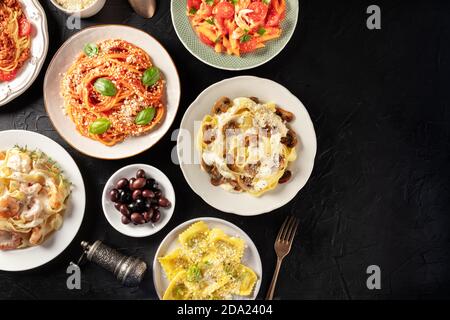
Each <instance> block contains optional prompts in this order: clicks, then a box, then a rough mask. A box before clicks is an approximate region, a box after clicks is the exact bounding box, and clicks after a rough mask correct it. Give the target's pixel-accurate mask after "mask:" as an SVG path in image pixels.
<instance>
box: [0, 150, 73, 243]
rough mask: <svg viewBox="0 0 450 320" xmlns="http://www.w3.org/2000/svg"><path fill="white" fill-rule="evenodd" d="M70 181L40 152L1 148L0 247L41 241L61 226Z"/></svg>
mask: <svg viewBox="0 0 450 320" xmlns="http://www.w3.org/2000/svg"><path fill="white" fill-rule="evenodd" d="M69 194H70V183H69V182H68V181H67V180H66V179H65V177H64V176H63V174H62V172H61V170H60V169H59V167H58V166H57V165H56V163H55V162H53V161H52V160H51V159H50V158H49V157H48V156H47V155H45V154H44V153H43V152H41V151H30V150H27V149H22V148H19V147H14V148H12V149H9V150H7V151H0V250H13V249H21V248H27V247H31V246H37V245H40V244H42V243H43V242H44V241H45V239H46V238H47V237H48V235H49V234H50V233H52V232H53V231H55V230H58V229H60V227H61V225H62V223H63V215H64V211H65V209H66V205H65V202H66V199H67V198H68V196H69Z"/></svg>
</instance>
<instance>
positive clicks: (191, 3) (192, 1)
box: [187, 0, 202, 10]
mask: <svg viewBox="0 0 450 320" xmlns="http://www.w3.org/2000/svg"><path fill="white" fill-rule="evenodd" d="M201 4H202V0H188V2H187V6H188V8H189V9H195V10H198V9H200V5H201Z"/></svg>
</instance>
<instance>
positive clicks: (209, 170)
mask: <svg viewBox="0 0 450 320" xmlns="http://www.w3.org/2000/svg"><path fill="white" fill-rule="evenodd" d="M201 164H202V168H203V169H204V170H205V171H206V172H208V173H211V171H212V170H213V168H214V166H209V165H207V164H206V162H205V161H204V160H203V159H202V162H201Z"/></svg>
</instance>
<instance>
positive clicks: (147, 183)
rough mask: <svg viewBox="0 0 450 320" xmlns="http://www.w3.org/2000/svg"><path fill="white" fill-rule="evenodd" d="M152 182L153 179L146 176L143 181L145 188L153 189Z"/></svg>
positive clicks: (153, 182)
mask: <svg viewBox="0 0 450 320" xmlns="http://www.w3.org/2000/svg"><path fill="white" fill-rule="evenodd" d="M154 184H155V179H153V178H148V179H147V182H146V183H145V189H153V185H154Z"/></svg>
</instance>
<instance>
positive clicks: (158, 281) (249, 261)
mask: <svg viewBox="0 0 450 320" xmlns="http://www.w3.org/2000/svg"><path fill="white" fill-rule="evenodd" d="M198 221H204V222H205V223H206V224H207V225H208V226H209V227H210V228H220V229H222V230H223V231H224V232H225V233H226V234H227V235H229V236H233V237H238V238H241V239H243V240H244V241H245V245H246V248H245V251H244V256H243V258H242V264H244V265H246V266H247V267H250V268H251V269H253V271H255V273H256V275H257V276H258V280H257V282H256V284H255V289H254V290H253V294H252V295H251V296H250V297H239V298H240V299H242V300H255V299H256V297H257V296H258V293H259V289H260V287H261V279H262V264H261V257H260V256H259V252H258V249H257V248H256V246H255V244H254V243H253V241H252V239H250V237H249V236H248V235H247V234H246V233H245V232H244V231H242V230H241V229H240V228H239V227H237V226H235V225H234V224H232V223H231V222H228V221H225V220H222V219H217V218H196V219H192V220H189V221H186V222H184V223H182V224H180V225H179V226H178V227H176V228H175V229H173V230H172V231H170V233H169V234H168V235H167V236H166V237H165V238H164V240H163V241H162V242H161V244H160V245H159V248H158V250H157V251H156V254H155V258H154V259H153V284H154V285H155V290H156V293H157V294H158V297H159V299H162V297H163V296H164V292H165V291H166V289H167V287H168V286H169V279H167V277H166V275H165V274H164V270H163V269H162V267H161V264H160V263H159V261H158V258H159V257H163V256H165V255H167V254H168V253H170V252H172V251H173V250H174V249H176V248H178V247H179V243H178V235H179V234H180V233H182V232H183V231H184V230H186V229H187V228H188V227H189V226H191V225H192V224H194V223H196V222H198Z"/></svg>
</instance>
